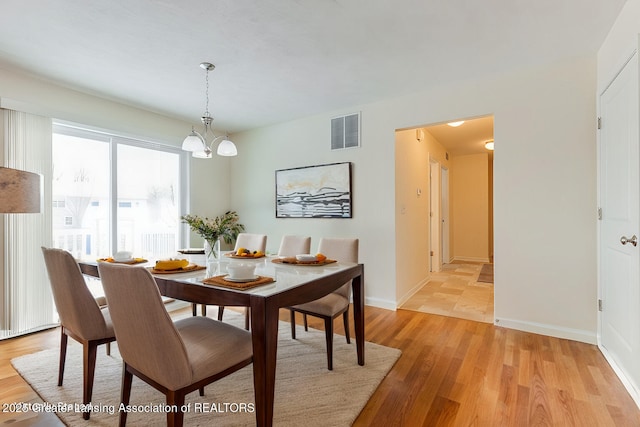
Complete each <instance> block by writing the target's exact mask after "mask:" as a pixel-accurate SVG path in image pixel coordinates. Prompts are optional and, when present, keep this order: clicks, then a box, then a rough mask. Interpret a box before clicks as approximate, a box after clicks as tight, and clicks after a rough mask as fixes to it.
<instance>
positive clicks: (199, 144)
mask: <svg viewBox="0 0 640 427" xmlns="http://www.w3.org/2000/svg"><path fill="white" fill-rule="evenodd" d="M200 68H202V69H203V70H205V71H206V72H207V75H206V97H207V103H206V105H205V109H204V114H203V115H202V117H201V118H200V119H201V120H202V124H204V132H202V133H199V132H197V131H196V130H195V129H194V128H193V127H192V128H191V133H190V134H189V135H188V136H187V137H186V138H185V139H184V141H183V142H182V149H183V150H185V151H191V152H192V153H193V154H192V155H193V157H198V158H201V159H210V158H211V154H212V153H213V145H214V144H215V143H216V142H217V141H220V140H222V141H221V142H220V145H218V149H217V150H216V154H218V155H219V156H237V155H238V150H237V149H236V145H235V144H234V143H233V142H231V141H230V140H229V137H228V135H219V136H216V135H215V134H214V133H213V128H212V127H211V123H212V122H213V117H211V113H209V71H212V70H213V69H215V68H216V66H215V65H213V64H210V63H208V62H203V63H201V64H200ZM208 134H211V136H212V137H213V139H212V140H211V142H209V143H208V142H207V135H208Z"/></svg>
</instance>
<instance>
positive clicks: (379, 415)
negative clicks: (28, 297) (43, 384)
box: [0, 307, 640, 427]
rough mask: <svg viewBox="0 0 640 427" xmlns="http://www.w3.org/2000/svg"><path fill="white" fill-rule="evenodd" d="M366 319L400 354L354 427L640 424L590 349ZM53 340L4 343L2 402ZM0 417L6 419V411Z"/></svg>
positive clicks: (50, 336) (451, 326)
mask: <svg viewBox="0 0 640 427" xmlns="http://www.w3.org/2000/svg"><path fill="white" fill-rule="evenodd" d="M365 314H366V339H367V340H368V341H371V342H375V343H379V344H382V345H385V346H388V347H396V348H399V349H401V350H402V356H401V357H400V359H399V360H398V362H396V364H395V366H394V367H393V368H392V370H391V371H390V372H389V374H388V375H387V377H386V378H385V379H384V380H383V381H382V383H381V384H380V386H379V387H378V389H377V390H376V392H375V393H374V394H373V396H372V397H371V399H370V400H369V402H368V403H367V405H366V406H365V408H364V409H363V411H362V412H361V414H360V416H359V417H358V419H357V420H356V422H355V424H354V425H355V426H381V425H384V426H417V425H426V426H534V425H535V426H617V427H619V426H640V411H639V410H638V408H637V407H636V405H635V403H634V402H633V400H632V399H631V397H630V396H629V394H628V393H627V392H626V390H625V389H624V387H623V386H622V384H621V383H620V381H619V380H618V378H617V377H616V376H615V375H614V373H613V371H612V370H611V368H610V367H609V365H608V364H607V363H606V362H605V360H604V357H603V356H602V354H601V353H600V352H599V350H598V348H597V347H595V346H593V345H589V344H583V343H578V342H574V341H568V340H562V339H556V338H550V337H546V336H542V335H534V334H529V333H524V332H518V331H514V330H510V329H505V328H500V327H496V326H494V325H492V324H488V323H482V322H475V321H469V320H463V319H456V318H452V317H444V316H439V315H433V314H426V313H419V312H413V311H408V310H398V311H396V312H393V311H389V310H383V309H379V308H374V307H367V308H366V312H365ZM209 315H210V316H215V309H212V310H210V313H209ZM300 317H301V316H298V318H300ZM281 319H282V320H287V319H288V313H287V312H284V311H283V312H282V316H281ZM310 324H311V326H312V327H314V328H317V329H322V322H321V321H317V319H310ZM341 324H342V322H341V321H336V322H335V326H336V333H340V334H341V333H343V330H342V329H341ZM58 334H59V330H58V329H55V330H52V331H47V332H41V333H37V334H33V335H30V336H26V337H21V338H16V339H11V340H6V341H0V402H18V401H27V400H30V399H34V398H36V396H35V393H34V392H33V391H32V390H31V388H30V387H29V386H28V385H27V384H26V383H25V382H24V381H23V380H22V378H21V377H20V376H19V375H18V374H17V373H16V372H15V371H14V370H13V368H12V367H11V365H10V362H9V361H10V359H11V358H13V357H16V356H19V355H21V354H26V353H31V352H35V351H38V350H41V349H45V348H51V347H53V348H57V346H58V338H59V335H58ZM336 339H340V337H337V338H336ZM352 345H353V344H352ZM100 351H104V350H103V349H100ZM52 363H57V362H52ZM354 363H355V345H354ZM69 368H71V367H67V369H69ZM363 369H366V365H365V367H363ZM0 415H2V416H4V421H5V422H7V421H8V420H9V418H10V417H8V415H11V414H2V413H0ZM38 420H40V421H43V422H42V423H41V424H40V425H49V423H48V421H49V420H43V419H42V418H39V419H38ZM34 421H35V420H34ZM13 425H36V424H18V423H14V424H13ZM89 425H90V423H87V426H89Z"/></svg>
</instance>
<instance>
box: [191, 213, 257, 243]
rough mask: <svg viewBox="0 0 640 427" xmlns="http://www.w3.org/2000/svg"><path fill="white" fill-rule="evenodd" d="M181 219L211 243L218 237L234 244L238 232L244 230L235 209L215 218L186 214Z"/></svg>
mask: <svg viewBox="0 0 640 427" xmlns="http://www.w3.org/2000/svg"><path fill="white" fill-rule="evenodd" d="M181 219H182V222H184V223H186V224H189V227H191V230H192V231H194V232H195V233H197V234H199V235H200V236H201V237H202V238H203V239H205V240H206V241H208V242H210V243H211V244H213V242H215V241H216V240H218V239H223V240H224V241H225V243H227V244H232V243H234V242H235V240H236V239H237V238H238V234H240V233H241V232H243V231H244V225H242V224H240V223H239V222H238V220H239V217H238V214H237V212H235V211H227V212H225V213H224V214H223V215H220V216H217V217H215V218H213V219H209V218H207V217H204V218H203V217H201V216H199V215H184V216H183V217H182V218H181Z"/></svg>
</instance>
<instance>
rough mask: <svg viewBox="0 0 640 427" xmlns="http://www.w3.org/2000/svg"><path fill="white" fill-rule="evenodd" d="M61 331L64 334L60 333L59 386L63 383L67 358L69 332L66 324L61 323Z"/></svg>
mask: <svg viewBox="0 0 640 427" xmlns="http://www.w3.org/2000/svg"><path fill="white" fill-rule="evenodd" d="M60 331H62V334H61V335H60V365H59V368H58V387H59V386H61V385H62V380H63V379H64V364H65V362H66V360H67V341H68V337H67V334H65V333H64V326H62V325H60Z"/></svg>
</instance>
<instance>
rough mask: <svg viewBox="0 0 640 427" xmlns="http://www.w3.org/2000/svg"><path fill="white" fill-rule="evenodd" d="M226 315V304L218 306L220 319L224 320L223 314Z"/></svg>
mask: <svg viewBox="0 0 640 427" xmlns="http://www.w3.org/2000/svg"><path fill="white" fill-rule="evenodd" d="M223 315H224V305H219V306H218V320H219V321H221V322H222V316H223Z"/></svg>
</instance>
